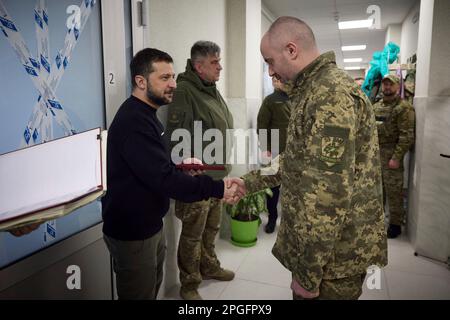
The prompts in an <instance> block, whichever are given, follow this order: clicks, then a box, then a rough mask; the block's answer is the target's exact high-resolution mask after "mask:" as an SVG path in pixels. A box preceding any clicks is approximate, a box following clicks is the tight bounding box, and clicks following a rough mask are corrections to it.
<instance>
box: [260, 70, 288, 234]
mask: <svg viewBox="0 0 450 320" xmlns="http://www.w3.org/2000/svg"><path fill="white" fill-rule="evenodd" d="M272 84H273V87H274V88H275V90H274V92H273V93H272V94H270V95H268V96H267V97H266V98H265V99H264V101H263V103H262V105H261V108H260V109H259V113H258V123H257V129H258V134H259V132H260V129H266V130H267V149H265V148H264V145H263V144H261V146H260V147H261V151H262V152H263V156H264V157H267V158H275V157H276V156H277V155H278V154H279V153H282V152H283V151H284V149H285V148H286V132H287V127H288V124H289V117H290V115H291V106H290V104H289V103H288V100H289V96H288V95H287V93H286V92H285V91H284V89H283V84H282V83H281V81H280V80H278V79H277V78H275V77H272ZM273 129H276V130H278V132H279V136H278V141H277V142H278V148H273V149H272V146H273V145H274V143H275V141H272V139H271V130H273ZM272 150H273V151H275V150H276V151H277V153H276V154H273V153H272ZM272 193H273V196H272V197H268V198H267V210H268V211H269V221H268V222H267V225H266V227H265V228H264V230H265V231H266V232H267V233H272V232H274V230H275V225H276V224H277V219H278V212H277V204H278V198H279V197H280V186H276V187H273V188H272Z"/></svg>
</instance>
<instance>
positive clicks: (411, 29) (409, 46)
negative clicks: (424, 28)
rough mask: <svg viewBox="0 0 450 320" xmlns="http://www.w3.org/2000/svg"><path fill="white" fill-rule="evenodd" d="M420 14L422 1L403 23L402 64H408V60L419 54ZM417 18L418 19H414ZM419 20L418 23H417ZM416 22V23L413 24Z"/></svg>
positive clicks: (413, 8)
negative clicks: (418, 16) (418, 17)
mask: <svg viewBox="0 0 450 320" xmlns="http://www.w3.org/2000/svg"><path fill="white" fill-rule="evenodd" d="M425 2H426V1H425ZM425 5H426V3H425ZM419 12H420V1H417V3H416V4H415V5H414V6H413V7H412V8H411V10H410V11H409V13H408V15H407V16H406V18H405V20H404V21H403V23H402V32H401V41H400V48H401V50H400V62H401V63H406V60H407V59H408V58H409V57H411V56H412V55H413V54H414V53H416V52H417V40H418V37H419V36H418V35H419V19H417V15H418V13H419ZM414 18H416V19H414ZM413 19H414V20H413ZM416 20H417V21H416ZM413 21H415V23H413Z"/></svg>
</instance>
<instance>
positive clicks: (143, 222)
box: [102, 49, 241, 299]
mask: <svg viewBox="0 0 450 320" xmlns="http://www.w3.org/2000/svg"><path fill="white" fill-rule="evenodd" d="M130 69H131V78H132V84H133V92H132V95H131V96H130V97H129V98H128V99H127V100H126V101H125V102H124V103H123V104H122V106H121V107H120V109H119V111H118V112H117V114H116V116H115V118H114V120H113V122H112V124H111V126H110V128H109V130H108V148H107V178H108V179H107V181H108V190H107V192H106V195H105V196H104V197H103V199H102V205H103V206H102V207H103V212H102V214H103V221H104V224H103V233H104V239H105V242H106V245H107V247H108V249H109V251H110V253H111V255H112V257H113V262H114V271H115V273H116V282H117V293H118V296H119V298H120V299H156V296H157V294H158V290H159V287H160V285H161V282H162V277H163V271H162V270H163V269H162V268H163V262H164V257H165V239H164V233H163V220H162V218H163V217H164V215H165V214H166V213H167V210H168V209H169V198H174V199H177V200H181V201H184V202H194V201H200V200H205V199H208V198H210V197H214V198H218V199H222V198H223V199H224V200H225V201H226V202H228V203H235V202H237V200H238V199H239V197H240V196H241V194H239V190H241V189H240V188H238V184H239V183H240V180H239V179H231V178H229V179H227V178H226V179H224V180H220V181H214V180H213V179H211V178H210V177H208V176H195V177H194V176H190V175H188V174H185V173H183V172H181V171H178V170H177V169H176V168H175V165H174V164H173V163H172V161H171V159H170V153H169V150H168V147H167V145H166V139H164V128H163V126H162V124H161V123H160V122H159V120H158V118H157V117H156V111H157V109H158V108H159V107H160V106H162V105H165V104H168V103H170V102H171V101H172V96H173V91H174V89H175V88H176V82H175V73H174V71H173V60H172V58H171V57H170V56H169V55H168V54H167V53H165V52H162V51H160V50H157V49H144V50H142V51H140V52H138V53H137V54H136V56H135V57H134V58H133V60H132V61H131V64H130Z"/></svg>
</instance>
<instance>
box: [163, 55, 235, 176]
mask: <svg viewBox="0 0 450 320" xmlns="http://www.w3.org/2000/svg"><path fill="white" fill-rule="evenodd" d="M199 123H200V124H201V130H199V133H200V135H201V137H195V136H194V134H195V132H196V128H197V129H199V125H198V124H199ZM178 128H183V129H187V130H188V131H189V133H190V134H191V152H192V154H191V156H195V157H197V158H199V159H201V160H203V162H206V161H205V159H204V158H203V157H202V156H203V154H201V155H197V154H194V150H195V148H194V146H195V139H199V140H200V141H201V150H200V151H201V152H204V151H205V148H207V147H208V146H209V145H210V144H211V141H208V139H203V138H204V134H205V132H206V131H207V130H208V129H218V130H220V133H221V135H222V138H223V140H222V142H220V141H219V142H218V143H217V148H221V149H222V150H221V151H222V156H221V157H218V158H219V160H218V161H217V162H214V163H207V164H225V167H226V170H225V171H206V174H207V175H208V176H210V177H212V178H213V179H215V180H219V179H223V178H224V177H225V176H227V175H228V173H229V172H230V171H231V165H230V164H226V163H227V160H228V157H229V152H230V151H229V150H230V148H228V149H227V143H229V144H230V145H232V140H231V139H230V137H229V134H228V133H227V130H228V129H233V116H232V114H231V112H230V111H229V109H228V107H227V104H226V103H225V100H224V99H223V98H222V95H221V94H220V92H219V91H218V90H217V88H216V85H215V84H210V85H206V84H205V83H204V82H203V81H202V80H201V79H200V77H199V76H198V75H197V74H196V73H195V71H194V68H193V67H192V63H191V60H190V59H188V60H187V63H186V71H185V72H183V73H180V74H179V75H178V77H177V88H176V89H175V92H174V96H173V101H172V103H171V104H169V111H168V117H167V126H166V129H167V137H168V139H171V138H172V133H173V131H174V130H175V129H178ZM213 140H214V139H213ZM177 143H178V141H169V145H170V147H171V148H173V147H174V146H175V145H176V144H177ZM214 154H215V152H214Z"/></svg>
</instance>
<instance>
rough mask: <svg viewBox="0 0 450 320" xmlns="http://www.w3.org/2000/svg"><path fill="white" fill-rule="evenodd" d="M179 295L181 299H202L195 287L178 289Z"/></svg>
mask: <svg viewBox="0 0 450 320" xmlns="http://www.w3.org/2000/svg"><path fill="white" fill-rule="evenodd" d="M180 296H181V298H182V299H183V300H203V299H202V296H201V295H200V294H199V293H198V291H197V290H195V289H185V288H181V289H180Z"/></svg>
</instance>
